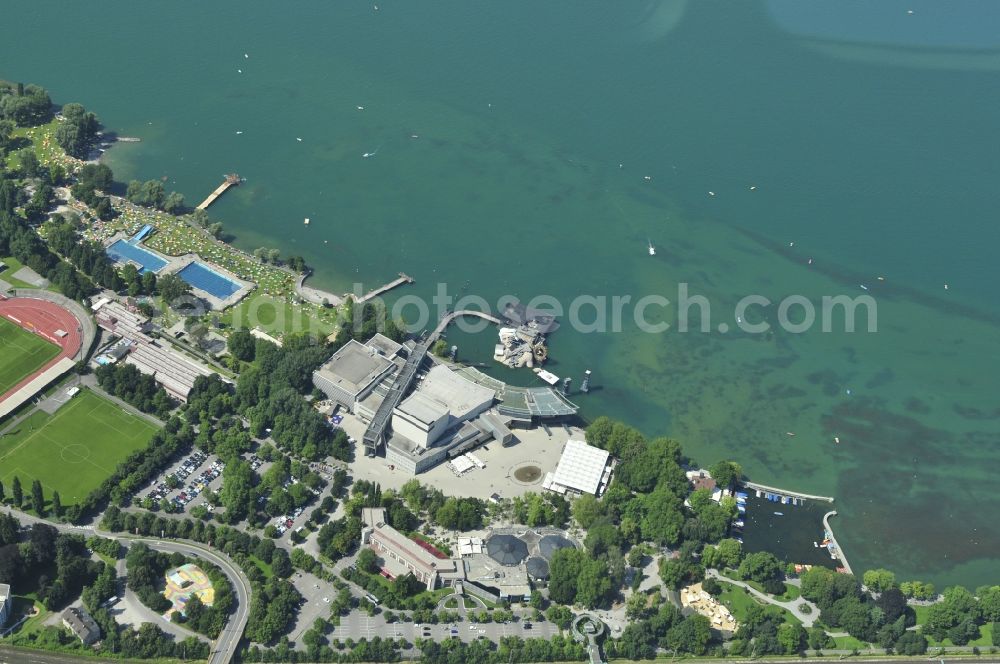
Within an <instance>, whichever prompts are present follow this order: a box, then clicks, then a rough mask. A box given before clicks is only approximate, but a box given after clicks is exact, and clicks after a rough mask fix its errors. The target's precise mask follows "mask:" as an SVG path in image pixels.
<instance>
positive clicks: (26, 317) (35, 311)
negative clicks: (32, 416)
mask: <svg viewBox="0 0 1000 664" xmlns="http://www.w3.org/2000/svg"><path fill="white" fill-rule="evenodd" d="M0 316H3V317H4V318H6V319H7V320H9V321H10V322H11V323H14V324H15V325H18V326H20V327H21V328H23V329H25V330H28V331H29V332H34V333H35V334H37V335H38V336H40V337H42V338H43V339H45V340H47V341H51V342H52V343H54V344H55V345H57V346H59V348H60V349H62V350H61V352H60V353H59V355H57V356H55V357H54V358H52V359H51V360H50V361H49V362H47V363H46V364H45V365H44V366H43V367H41V368H40V369H39V370H38V371H36V372H35V373H33V374H31V375H30V376H27V377H25V378H24V380H22V381H21V382H20V383H18V384H17V385H15V386H14V387H12V388H10V389H9V390H7V392H6V393H4V394H2V395H0V403H2V402H3V401H4V400H5V399H7V397H9V396H10V395H12V394H14V393H15V392H17V391H18V390H19V389H21V388H22V387H24V386H25V385H27V384H28V383H30V382H31V381H32V380H34V379H35V377H36V376H38V375H39V374H41V373H42V372H44V371H45V370H46V369H48V368H49V367H51V366H52V365H54V364H55V363H56V362H58V361H59V360H61V359H63V358H64V357H69V358H72V357H74V356H75V355H76V354H77V352H79V350H80V345H81V343H82V341H81V334H80V322H79V321H78V320H77V319H76V316H74V315H73V314H72V313H71V312H70V311H69V310H67V309H63V308H62V307H60V306H59V305H58V304H55V303H53V302H49V301H47V300H36V299H34V298H30V297H15V298H11V299H6V298H4V297H3V296H2V295H0ZM57 330H62V331H63V332H65V333H66V336H65V337H59V336H57V335H56V331H57Z"/></svg>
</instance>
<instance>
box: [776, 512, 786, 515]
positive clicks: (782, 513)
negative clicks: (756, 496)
mask: <svg viewBox="0 0 1000 664" xmlns="http://www.w3.org/2000/svg"><path fill="white" fill-rule="evenodd" d="M774 516H785V513H784V512H775V513H774Z"/></svg>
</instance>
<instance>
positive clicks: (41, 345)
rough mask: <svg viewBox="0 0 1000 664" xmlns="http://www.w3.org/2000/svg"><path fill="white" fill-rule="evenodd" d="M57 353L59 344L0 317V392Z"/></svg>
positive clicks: (3, 392) (28, 374)
mask: <svg viewBox="0 0 1000 664" xmlns="http://www.w3.org/2000/svg"><path fill="white" fill-rule="evenodd" d="M58 354H59V347H58V346H56V345H55V344H54V343H51V342H49V341H46V340H45V339H43V338H41V337H40V336H38V335H37V334H32V333H31V332H28V331H27V330H23V329H21V328H20V327H18V326H17V325H14V323H12V322H10V321H9V320H7V319H6V318H2V317H0V394H5V393H6V392H7V390H9V389H10V388H12V387H14V386H15V385H17V384H18V383H20V382H21V380H23V379H24V378H26V377H28V376H30V375H31V374H32V373H34V372H35V371H37V370H38V369H40V368H41V367H42V365H44V364H45V363H46V362H48V361H49V360H51V359H52V358H53V357H55V356H56V355H58Z"/></svg>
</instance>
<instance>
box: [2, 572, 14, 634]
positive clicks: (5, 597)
mask: <svg viewBox="0 0 1000 664" xmlns="http://www.w3.org/2000/svg"><path fill="white" fill-rule="evenodd" d="M13 603H14V598H13V597H11V594H10V585H8V584H6V583H0V627H3V626H4V625H6V624H7V620H8V619H9V618H10V612H11V605H12V604H13Z"/></svg>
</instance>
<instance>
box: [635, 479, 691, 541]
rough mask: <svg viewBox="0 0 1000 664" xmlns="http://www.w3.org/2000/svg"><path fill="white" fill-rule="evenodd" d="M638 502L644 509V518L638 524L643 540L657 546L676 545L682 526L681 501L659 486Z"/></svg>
mask: <svg viewBox="0 0 1000 664" xmlns="http://www.w3.org/2000/svg"><path fill="white" fill-rule="evenodd" d="M640 500H641V501H642V505H643V508H644V509H645V516H643V518H642V521H641V523H640V528H641V530H642V537H643V539H647V540H652V541H653V542H656V543H657V544H667V545H674V544H677V542H678V541H680V536H681V528H682V527H683V526H684V504H683V502H682V501H681V499H680V498H678V497H677V496H676V495H675V494H674V493H673V492H672V491H671V490H670V489H668V488H667V487H666V486H663V485H661V486H658V487H657V488H656V489H655V490H654V491H653V492H652V493H650V494H648V495H646V496H643V497H641V498H640Z"/></svg>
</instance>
